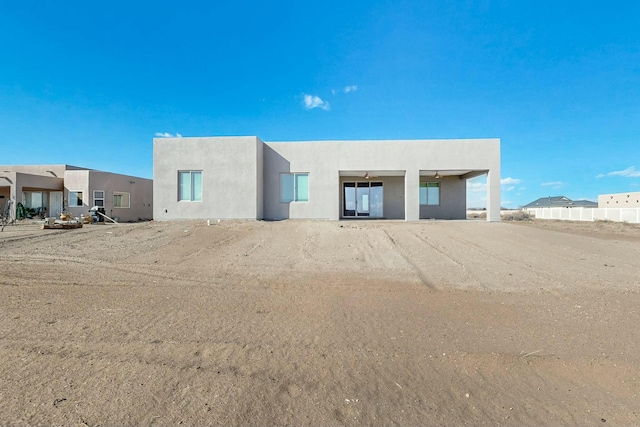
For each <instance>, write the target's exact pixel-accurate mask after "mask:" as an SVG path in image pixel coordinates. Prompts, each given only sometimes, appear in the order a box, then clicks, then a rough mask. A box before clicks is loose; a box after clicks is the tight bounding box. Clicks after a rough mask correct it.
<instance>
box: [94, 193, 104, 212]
mask: <svg viewBox="0 0 640 427" xmlns="http://www.w3.org/2000/svg"><path fill="white" fill-rule="evenodd" d="M93 206H98V207H100V208H104V191H103V190H93Z"/></svg>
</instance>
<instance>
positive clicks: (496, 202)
mask: <svg viewBox="0 0 640 427" xmlns="http://www.w3.org/2000/svg"><path fill="white" fill-rule="evenodd" d="M487 221H500V170H499V169H498V170H495V169H492V170H490V171H489V173H487Z"/></svg>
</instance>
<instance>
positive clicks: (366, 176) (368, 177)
mask: <svg viewBox="0 0 640 427" xmlns="http://www.w3.org/2000/svg"><path fill="white" fill-rule="evenodd" d="M371 178H377V176H375V175H369V172H365V173H364V179H371Z"/></svg>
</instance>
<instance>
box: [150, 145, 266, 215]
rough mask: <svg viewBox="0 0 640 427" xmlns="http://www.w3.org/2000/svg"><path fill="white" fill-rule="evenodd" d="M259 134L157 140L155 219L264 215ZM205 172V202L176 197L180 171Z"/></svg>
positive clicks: (154, 152)
mask: <svg viewBox="0 0 640 427" xmlns="http://www.w3.org/2000/svg"><path fill="white" fill-rule="evenodd" d="M262 144H263V143H262V141H260V140H259V139H258V138H257V137H255V136H251V137H216V138H206V137H203V138H155V139H154V140H153V176H154V187H153V188H154V191H153V200H154V207H153V218H154V219H155V220H157V221H163V220H171V219H204V218H222V219H229V218H238V219H257V218H262V206H263V204H262V203H261V198H262V188H261V185H260V184H259V183H260V182H261V179H262V178H261V173H260V170H261V167H262V166H261V163H262V162H261V158H260V156H261V151H262V147H261V145H262ZM179 171H202V201H179V200H178V172H179Z"/></svg>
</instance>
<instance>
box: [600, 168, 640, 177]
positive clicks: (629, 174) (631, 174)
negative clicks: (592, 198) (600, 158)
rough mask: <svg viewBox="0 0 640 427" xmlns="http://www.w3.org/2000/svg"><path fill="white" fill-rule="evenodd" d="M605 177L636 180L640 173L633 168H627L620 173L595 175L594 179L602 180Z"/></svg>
mask: <svg viewBox="0 0 640 427" xmlns="http://www.w3.org/2000/svg"><path fill="white" fill-rule="evenodd" d="M605 176H624V177H627V178H638V177H640V171H639V170H636V167H635V166H629V167H628V168H626V169H623V170H621V171H613V172H609V173H601V174H598V175H596V178H604V177H605Z"/></svg>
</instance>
